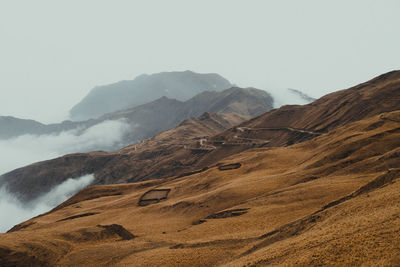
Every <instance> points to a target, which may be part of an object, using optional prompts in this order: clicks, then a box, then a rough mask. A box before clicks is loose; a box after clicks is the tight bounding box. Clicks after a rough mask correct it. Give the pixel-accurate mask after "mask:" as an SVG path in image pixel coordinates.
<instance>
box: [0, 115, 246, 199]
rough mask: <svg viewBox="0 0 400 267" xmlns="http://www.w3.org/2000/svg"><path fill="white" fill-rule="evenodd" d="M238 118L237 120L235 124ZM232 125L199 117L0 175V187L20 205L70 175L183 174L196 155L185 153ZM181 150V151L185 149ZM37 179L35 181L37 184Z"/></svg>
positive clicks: (136, 177)
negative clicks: (117, 146) (109, 147)
mask: <svg viewBox="0 0 400 267" xmlns="http://www.w3.org/2000/svg"><path fill="white" fill-rule="evenodd" d="M241 119H242V118H239V121H240V120H241ZM235 124H237V118H236V117H234V118H232V116H230V114H228V118H224V115H223V114H222V115H218V114H210V113H205V114H203V115H202V116H200V117H199V118H190V119H188V120H186V121H184V122H182V123H181V124H180V125H179V126H178V127H176V128H174V129H171V130H168V131H165V132H162V133H160V134H158V135H157V136H154V137H152V138H150V139H147V140H144V141H142V142H140V143H138V144H134V145H131V146H129V147H126V148H124V149H121V150H119V151H116V152H103V151H97V152H90V153H75V154H69V155H65V156H63V157H60V158H56V159H52V160H47V161H43V162H38V163H35V164H31V165H28V166H26V167H23V168H19V169H16V170H14V171H12V172H9V173H6V174H4V175H2V176H0V187H1V186H3V185H7V189H8V190H9V191H10V192H12V193H13V194H16V195H17V196H19V198H20V199H21V200H22V201H24V202H28V201H32V200H34V199H35V198H37V197H39V196H40V195H41V194H43V193H45V192H48V191H50V189H51V188H53V187H54V186H56V185H58V184H60V183H62V182H63V181H65V180H67V179H68V178H70V177H80V176H82V175H84V174H88V173H94V174H95V175H96V180H95V184H110V183H120V182H127V181H131V182H132V181H140V180H143V179H149V177H163V176H165V175H167V176H168V175H174V174H175V173H177V172H185V171H186V170H187V168H186V167H187V166H188V165H190V164H192V163H193V161H195V160H196V158H198V157H201V153H200V154H199V155H198V156H197V157H196V156H195V157H193V156H192V155H191V151H192V150H191V149H190V148H192V147H194V146H195V144H196V143H197V142H199V140H200V139H202V138H204V137H207V136H212V135H215V134H217V133H219V132H221V131H223V130H225V129H227V128H230V127H232V126H234V125H235ZM185 146H187V148H185ZM38 181H40V182H38Z"/></svg>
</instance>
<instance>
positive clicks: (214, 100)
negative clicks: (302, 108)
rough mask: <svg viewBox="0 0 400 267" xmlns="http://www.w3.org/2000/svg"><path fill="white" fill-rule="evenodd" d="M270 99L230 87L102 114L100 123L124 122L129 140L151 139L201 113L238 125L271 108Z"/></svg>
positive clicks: (256, 92)
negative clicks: (227, 118) (228, 118)
mask: <svg viewBox="0 0 400 267" xmlns="http://www.w3.org/2000/svg"><path fill="white" fill-rule="evenodd" d="M272 103H273V100H272V98H271V96H270V95H269V94H268V93H267V92H265V91H262V90H259V89H255V88H236V87H233V88H230V89H226V90H224V91H222V92H215V91H214V92H208V91H207V92H203V93H200V94H198V95H196V96H194V97H192V98H191V99H189V100H187V101H184V102H182V101H179V100H175V99H169V98H167V97H161V98H160V99H157V100H155V101H152V102H150V103H147V104H144V105H140V106H138V107H135V108H131V109H126V110H121V111H117V112H114V113H110V114H107V115H104V116H102V117H100V118H99V120H100V121H105V120H119V119H122V118H123V119H126V120H127V122H128V123H129V124H130V125H133V126H134V130H133V131H132V132H131V136H130V137H128V138H127V140H129V141H130V143H129V142H126V143H127V144H132V143H133V142H132V141H135V140H139V141H140V140H143V139H146V138H150V137H152V136H154V135H156V134H158V133H159V132H161V131H164V130H168V129H171V128H173V127H175V126H177V125H178V124H179V123H180V122H182V121H183V120H186V119H188V118H190V117H198V116H200V115H201V114H203V113H204V112H212V113H217V114H225V115H226V116H229V114H232V116H233V117H235V118H236V120H237V121H238V122H242V121H244V120H248V119H250V118H252V117H255V116H258V115H260V114H262V113H264V112H266V111H268V110H271V109H272Z"/></svg>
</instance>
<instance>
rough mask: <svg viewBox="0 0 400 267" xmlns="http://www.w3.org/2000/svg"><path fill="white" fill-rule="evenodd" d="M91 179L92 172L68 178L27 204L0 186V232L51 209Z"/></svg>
mask: <svg viewBox="0 0 400 267" xmlns="http://www.w3.org/2000/svg"><path fill="white" fill-rule="evenodd" d="M93 180H94V176H93V175H92V174H90V175H85V176H82V177H80V178H75V179H72V178H70V179H68V180H66V181H65V182H63V183H61V184H59V185H58V186H56V187H54V188H53V189H52V190H51V191H50V192H48V193H46V194H44V195H42V196H40V197H38V198H37V199H35V200H33V201H31V202H30V203H29V204H23V203H21V202H20V201H19V200H18V199H17V198H15V197H14V196H13V195H12V194H10V193H9V192H8V191H7V189H6V188H5V187H2V188H0V214H1V216H0V233H4V232H6V231H7V230H9V229H11V228H12V227H13V226H14V225H16V224H18V223H21V222H23V221H25V220H27V219H30V218H32V217H34V216H37V215H39V214H42V213H44V212H47V211H49V210H51V209H52V208H54V207H56V206H57V205H58V204H60V203H62V202H63V201H65V200H67V199H68V198H70V197H71V196H73V195H74V194H75V193H77V192H78V191H80V190H81V189H83V188H85V187H86V186H88V185H89V184H90V183H91V182H93Z"/></svg>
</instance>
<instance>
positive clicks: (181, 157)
mask: <svg viewBox="0 0 400 267" xmlns="http://www.w3.org/2000/svg"><path fill="white" fill-rule="evenodd" d="M399 88H400V72H391V73H387V74H385V75H382V76H379V77H377V78H375V79H373V80H371V81H369V82H366V83H363V84H360V85H357V86H355V87H352V88H350V89H347V90H342V91H338V92H335V93H332V94H328V95H326V96H324V97H322V98H320V99H319V100H317V101H315V102H313V103H311V104H308V105H304V106H298V105H296V106H283V107H281V108H279V109H275V110H272V111H270V112H267V113H265V114H262V115H260V116H258V117H256V118H253V119H251V120H249V121H246V122H243V123H242V124H240V125H238V126H236V127H233V128H230V129H228V130H225V131H223V132H221V133H219V134H215V135H210V134H203V138H202V139H204V140H203V141H202V142H201V145H200V149H197V146H199V140H196V139H192V140H190V143H182V141H181V140H182V136H184V135H185V134H179V135H176V136H175V137H174V135H171V136H170V137H169V138H168V139H167V140H161V141H159V142H155V145H148V143H146V142H145V143H144V144H146V145H143V146H135V145H134V146H129V147H126V148H124V149H122V150H119V151H116V152H115V153H112V154H108V153H103V152H102V153H100V154H96V153H90V154H72V155H68V156H65V157H61V158H58V159H54V160H50V161H45V162H41V163H36V164H33V165H30V166H27V167H24V168H21V169H18V170H15V171H12V172H9V173H7V174H4V175H3V176H0V182H1V183H3V184H7V186H8V188H9V190H10V191H11V192H12V193H15V194H18V195H19V196H20V197H21V198H22V199H23V200H25V201H27V200H31V199H33V198H35V197H37V196H38V195H39V194H40V193H43V190H44V188H47V189H48V190H49V189H50V188H51V186H55V185H56V184H58V183H59V182H61V181H64V180H65V179H67V178H69V177H79V176H82V175H84V174H89V173H94V175H95V177H96V178H95V182H94V183H95V184H110V183H116V182H118V183H122V182H135V181H141V180H146V179H160V178H165V177H172V176H179V175H182V174H184V173H188V172H189V173H190V172H193V171H197V170H202V169H204V168H207V167H209V166H212V165H213V164H215V163H216V162H218V161H220V160H223V159H224V158H226V157H229V156H231V155H235V154H237V153H240V152H242V151H245V150H248V149H253V148H257V147H264V148H265V147H279V146H288V145H292V144H295V143H299V142H303V141H306V140H310V139H313V138H315V137H318V136H320V135H322V134H323V133H326V132H328V131H331V130H333V129H335V128H336V127H338V126H342V125H345V124H347V123H350V122H354V121H358V120H362V119H364V118H368V117H371V116H375V115H377V114H381V113H384V112H390V111H394V110H397V109H399V108H400V107H399V103H400V102H399V101H393V100H394V99H396V97H398V90H399ZM233 92H237V90H236V89H233ZM257 92H258V91H257ZM202 95H203V94H201V96H202ZM200 99H202V97H201V98H200ZM207 99H208V98H207ZM388 99H389V100H388ZM217 102H218V101H217ZM156 106H157V105H156ZM169 106H170V105H169ZM222 106H223V107H225V106H227V105H222ZM234 106H235V105H234ZM163 113H164V112H163ZM165 113H166V114H170V113H167V112H165ZM180 113H181V112H180ZM159 114H161V113H160V112H159ZM156 117H157V116H156ZM150 140H152V139H150ZM155 140H158V138H155ZM185 142H186V141H185ZM152 144H154V143H152ZM190 148H194V149H190ZM203 148H204V149H203ZM104 158H106V159H113V160H112V161H111V160H110V161H109V162H108V161H107V163H106V162H104V161H103V160H104ZM99 162H100V163H99ZM158 163H163V164H158ZM149 166H156V167H155V168H153V167H149ZM66 168H67V169H68V171H66ZM55 174H56V176H57V180H54V179H53V176H54V175H55ZM37 181H42V184H46V185H47V186H46V187H40V186H39V185H35V183H36V182H37Z"/></svg>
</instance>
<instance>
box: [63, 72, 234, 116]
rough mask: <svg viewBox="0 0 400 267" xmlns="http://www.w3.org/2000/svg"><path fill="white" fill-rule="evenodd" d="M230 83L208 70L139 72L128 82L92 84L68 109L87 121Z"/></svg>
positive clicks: (221, 88) (225, 85)
mask: <svg viewBox="0 0 400 267" xmlns="http://www.w3.org/2000/svg"><path fill="white" fill-rule="evenodd" d="M231 86H232V85H231V84H230V83H229V81H228V80H226V79H225V78H223V77H221V76H220V75H218V74H212V73H210V74H199V73H195V72H191V71H184V72H161V73H156V74H152V75H146V74H143V75H140V76H138V77H136V78H135V79H134V80H132V81H121V82H118V83H114V84H109V85H104V86H98V87H95V88H94V89H92V90H91V91H90V92H89V94H88V95H87V96H86V97H85V98H83V99H82V101H81V102H79V103H78V104H77V105H75V106H74V107H73V108H72V109H71V111H70V116H71V118H72V119H73V120H87V119H90V118H97V117H99V116H101V115H103V114H106V113H110V112H114V111H117V110H121V109H126V108H129V107H135V106H138V105H142V104H145V103H147V102H150V101H153V100H156V99H158V98H160V97H162V96H166V97H168V98H173V99H177V100H180V101H185V100H188V99H189V98H191V97H193V96H195V95H196V94H199V93H201V92H203V91H222V90H224V89H228V88H230V87H231Z"/></svg>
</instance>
